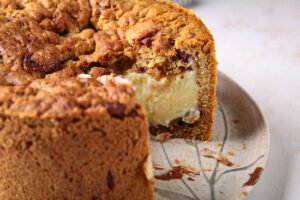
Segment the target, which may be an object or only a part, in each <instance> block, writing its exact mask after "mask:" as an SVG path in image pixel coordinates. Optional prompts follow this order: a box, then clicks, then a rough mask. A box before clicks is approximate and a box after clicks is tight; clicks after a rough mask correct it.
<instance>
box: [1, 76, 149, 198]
mask: <svg viewBox="0 0 300 200" xmlns="http://www.w3.org/2000/svg"><path fill="white" fill-rule="evenodd" d="M0 89H1V93H0V94H1V95H0V144H1V148H0V155H1V156H0V173H1V182H0V198H1V199H18V200H27V199H35V200H44V199H74V200H76V199H78V200H82V199H86V200H91V199H93V200H94V199H108V200H116V199H136V200H138V199H141V200H143V199H153V198H154V197H153V194H154V192H153V177H152V176H151V174H150V175H149V170H151V166H149V163H148V162H149V161H148V160H149V156H150V152H149V133H148V124H147V119H146V116H145V114H144V111H143V109H142V108H141V107H140V106H138V105H137V104H136V103H135V101H134V91H133V89H132V88H131V87H129V86H128V85H127V84H122V83H118V82H116V81H114V80H106V81H105V82H100V81H96V80H92V79H75V78H71V79H67V80H64V82H59V81H53V80H45V79H44V80H37V81H33V82H32V83H30V84H28V85H27V86H24V85H22V86H1V87H0ZM2 91H3V92H2ZM61 97H63V98H61Z"/></svg>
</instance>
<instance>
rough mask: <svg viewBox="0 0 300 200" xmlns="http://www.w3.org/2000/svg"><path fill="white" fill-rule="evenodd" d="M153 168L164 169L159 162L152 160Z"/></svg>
mask: <svg viewBox="0 0 300 200" xmlns="http://www.w3.org/2000/svg"><path fill="white" fill-rule="evenodd" d="M153 168H154V169H155V170H164V168H163V167H162V166H161V165H160V164H158V163H156V162H154V161H153Z"/></svg>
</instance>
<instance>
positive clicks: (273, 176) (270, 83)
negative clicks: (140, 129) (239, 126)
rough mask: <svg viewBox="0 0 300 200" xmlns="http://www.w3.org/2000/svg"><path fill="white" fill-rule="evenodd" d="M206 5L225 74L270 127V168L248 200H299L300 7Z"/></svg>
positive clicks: (264, 0)
mask: <svg viewBox="0 0 300 200" xmlns="http://www.w3.org/2000/svg"><path fill="white" fill-rule="evenodd" d="M200 1H201V2H200V3H198V4H197V5H195V6H194V7H193V8H192V9H194V10H195V12H196V13H197V15H198V16H200V17H201V18H202V19H203V21H204V22H205V24H206V25H207V26H208V27H209V29H210V30H211V31H212V32H213V34H214V37H215V41H216V49H217V58H218V61H219V69H220V70H221V71H223V72H225V73H226V74H227V75H229V76H230V77H231V78H233V79H234V80H235V81H237V82H238V83H239V84H240V85H241V86H242V87H244V88H245V89H246V90H247V91H248V92H249V94H250V95H251V96H252V97H253V98H254V99H255V100H256V101H257V103H258V105H259V106H260V108H261V109H262V110H263V112H264V114H265V116H266V118H267V120H268V122H269V125H270V131H271V151H270V157H269V160H268V163H267V167H266V169H265V173H264V174H263V177H262V178H261V180H260V182H259V183H258V184H257V186H256V187H255V188H254V190H253V191H252V192H251V193H250V195H249V196H248V198H247V200H282V199H284V200H299V199H300V196H299V189H300V117H299V113H300V100H299V99H300V1H297V0H294V1H289V0H287V1H284V0H280V1H279V0H273V1H271V0H248V1H241V0H234V1H233V0H230V1H229V0H227V1H224V0H223V1H222V0H200Z"/></svg>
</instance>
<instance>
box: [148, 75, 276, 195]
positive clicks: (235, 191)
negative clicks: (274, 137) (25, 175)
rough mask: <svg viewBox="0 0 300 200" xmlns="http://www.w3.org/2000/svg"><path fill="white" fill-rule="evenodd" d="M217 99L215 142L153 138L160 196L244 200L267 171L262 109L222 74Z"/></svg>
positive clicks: (264, 123) (266, 138)
mask: <svg viewBox="0 0 300 200" xmlns="http://www.w3.org/2000/svg"><path fill="white" fill-rule="evenodd" d="M217 97H218V104H219V106H218V109H217V111H216V116H215V120H214V129H213V139H212V141H210V142H199V141H192V140H184V139H171V140H168V141H166V142H164V143H161V142H158V141H157V140H155V139H151V148H152V157H153V163H154V169H155V170H154V175H155V179H156V180H155V194H156V199H163V200H164V199H166V200H167V199H172V200H198V199H199V200H209V199H211V200H236V199H243V198H244V197H246V196H247V195H248V193H249V191H250V190H251V188H253V186H254V185H255V184H256V183H257V181H258V179H259V177H260V176H261V174H262V173H263V170H264V166H265V163H266V160H267V157H268V151H269V145H270V144H269V142H270V139H269V131H268V126H267V124H266V121H265V119H264V117H263V115H262V113H261V111H260V110H259V108H258V107H257V105H256V104H255V102H254V101H253V100H252V99H251V98H250V97H249V95H248V94H247V93H246V92H245V91H244V90H243V89H242V88H241V87H239V86H238V85H237V84H236V83H235V82H233V81H232V80H231V79H230V78H228V77H227V76H226V75H224V74H223V73H221V72H219V75H218V85H217Z"/></svg>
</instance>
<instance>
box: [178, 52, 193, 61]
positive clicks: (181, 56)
mask: <svg viewBox="0 0 300 200" xmlns="http://www.w3.org/2000/svg"><path fill="white" fill-rule="evenodd" d="M176 56H177V58H178V59H179V60H182V62H185V63H188V61H189V57H190V55H189V54H187V53H186V52H184V51H181V50H176Z"/></svg>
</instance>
